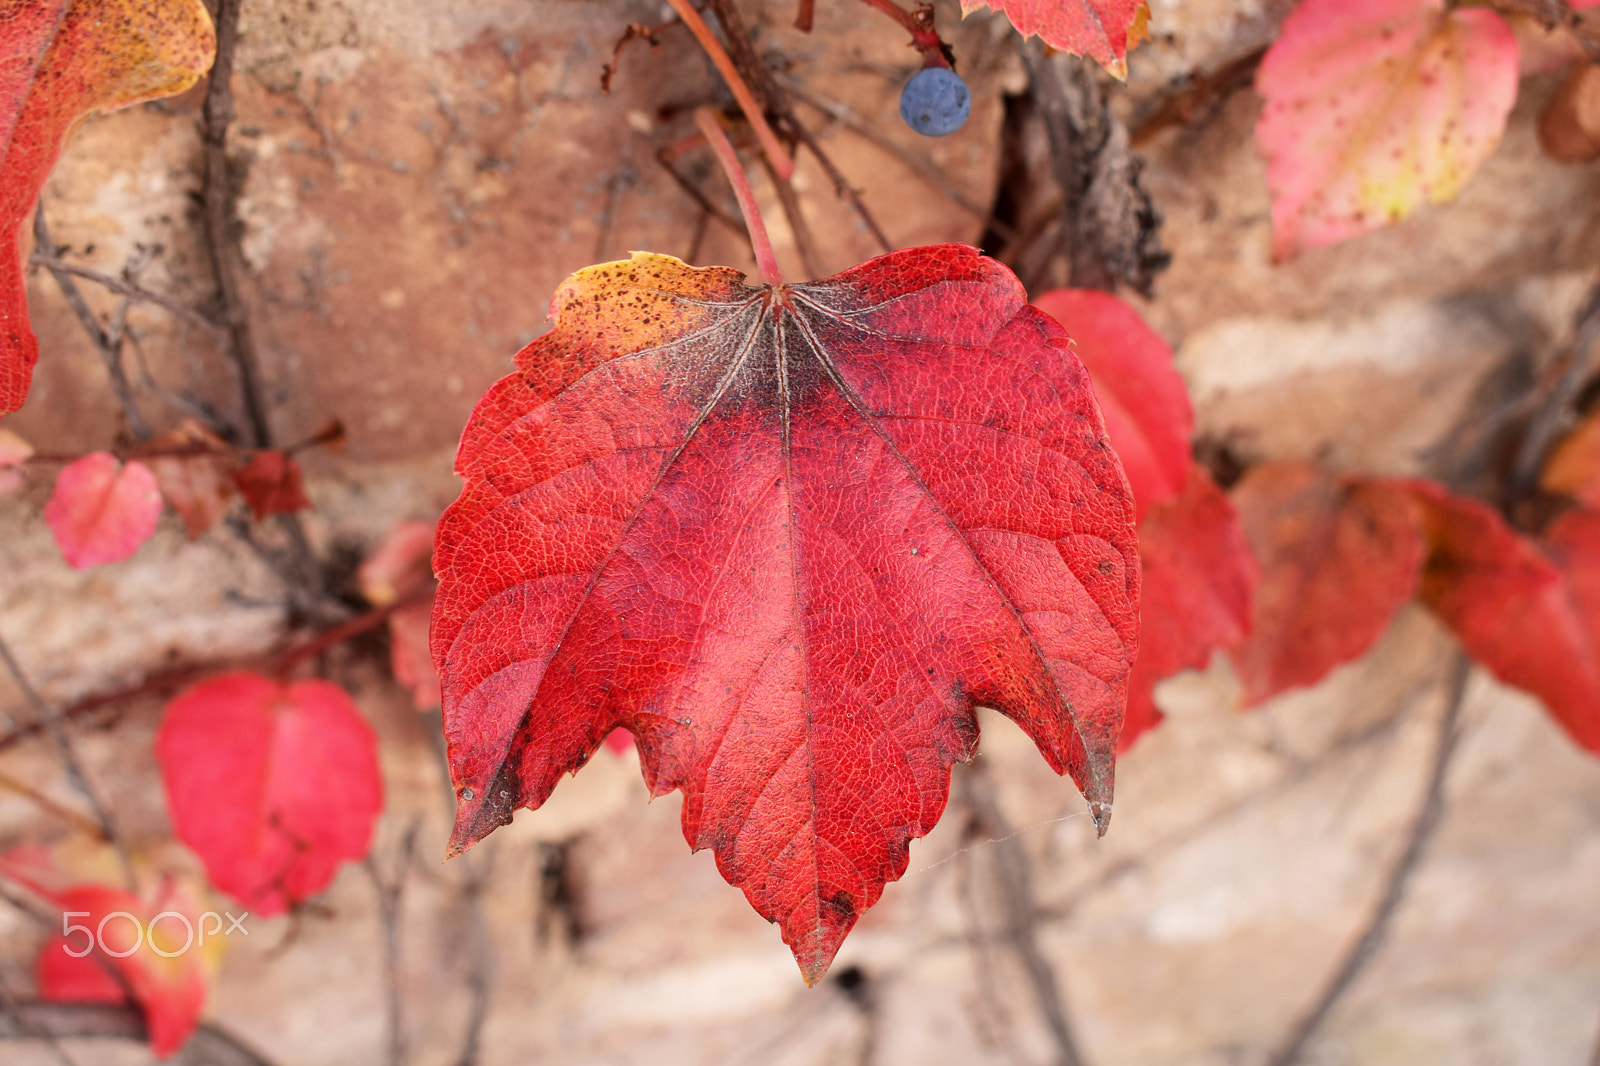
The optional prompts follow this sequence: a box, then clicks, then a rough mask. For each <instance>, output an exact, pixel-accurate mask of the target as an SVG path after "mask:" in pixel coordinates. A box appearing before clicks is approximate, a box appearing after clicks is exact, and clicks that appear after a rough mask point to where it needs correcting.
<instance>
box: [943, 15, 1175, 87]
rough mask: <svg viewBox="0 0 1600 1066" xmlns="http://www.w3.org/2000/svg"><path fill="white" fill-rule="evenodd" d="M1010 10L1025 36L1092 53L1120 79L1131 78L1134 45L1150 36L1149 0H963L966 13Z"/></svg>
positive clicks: (1067, 49) (1059, 48) (1077, 52)
mask: <svg viewBox="0 0 1600 1066" xmlns="http://www.w3.org/2000/svg"><path fill="white" fill-rule="evenodd" d="M984 7H989V8H993V9H994V10H996V11H1003V12H1005V16H1006V18H1008V19H1010V20H1011V24H1012V25H1013V26H1015V27H1016V28H1017V32H1018V33H1020V34H1022V36H1024V37H1029V36H1032V35H1033V34H1038V35H1039V39H1040V40H1042V41H1044V43H1045V44H1047V45H1049V46H1050V47H1051V48H1054V49H1056V50H1057V51H1059V52H1070V53H1072V54H1073V55H1079V56H1088V57H1089V58H1091V59H1093V60H1095V62H1097V63H1099V64H1100V65H1101V66H1103V67H1105V68H1106V69H1107V70H1108V71H1110V72H1111V73H1112V74H1113V75H1115V76H1116V77H1118V78H1123V79H1126V78H1127V76H1128V49H1130V48H1132V47H1133V46H1134V45H1136V44H1138V43H1139V42H1140V41H1142V40H1144V38H1145V37H1146V36H1148V35H1149V21H1150V5H1149V3H1148V2H1147V0H961V13H962V14H963V15H970V14H972V13H973V12H974V11H977V10H979V9H980V8H984Z"/></svg>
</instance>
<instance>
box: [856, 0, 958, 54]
mask: <svg viewBox="0 0 1600 1066" xmlns="http://www.w3.org/2000/svg"><path fill="white" fill-rule="evenodd" d="M861 2H862V3H864V4H866V5H867V6H868V7H875V8H877V9H878V10H879V11H882V12H883V13H884V14H885V15H888V16H889V17H890V18H892V19H894V20H895V21H896V22H898V23H899V24H900V25H901V26H904V27H905V30H906V32H907V33H909V34H911V45H912V47H913V48H916V49H917V50H918V51H919V52H921V53H922V62H923V65H924V66H929V67H947V68H949V69H952V70H954V69H955V64H954V63H952V62H951V53H950V49H949V47H947V46H946V45H945V43H944V41H943V40H941V39H940V38H939V32H938V31H937V30H935V29H934V28H933V6H932V5H931V4H919V5H917V8H916V10H915V11H907V10H906V9H905V8H903V7H901V6H900V5H899V4H897V3H895V2H894V0H861Z"/></svg>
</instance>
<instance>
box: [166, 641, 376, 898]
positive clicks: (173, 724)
mask: <svg viewBox="0 0 1600 1066" xmlns="http://www.w3.org/2000/svg"><path fill="white" fill-rule="evenodd" d="M156 759H157V761H158V762H159V763H160V765H161V776H162V780H163V782H164V783H165V785H166V790H167V806H168V809H169V811H170V813H171V815H172V825H173V828H174V830H175V831H176V833H177V836H178V839H179V840H182V841H183V842H184V843H185V844H187V845H189V847H191V848H193V849H194V850H195V852H196V853H197V854H199V856H200V858H201V860H202V861H203V862H204V863H205V866H206V875H207V876H208V877H209V878H210V880H211V883H212V884H213V885H215V886H216V887H217V888H219V889H221V890H222V891H224V892H226V893H228V894H229V895H231V896H233V897H234V898H235V899H237V900H239V902H241V903H243V904H244V905H245V906H246V907H248V908H249V909H250V910H252V911H255V912H257V913H259V914H261V915H262V916H270V915H273V914H279V913H282V912H283V911H284V910H285V909H286V908H287V907H289V906H290V905H291V904H295V903H299V902H300V901H301V900H304V899H307V898H309V897H311V896H313V895H315V894H316V893H318V892H320V891H322V889H324V888H326V887H327V885H328V883H329V882H330V881H332V880H333V875H334V873H335V872H337V870H338V868H339V866H340V864H341V863H344V862H347V861H350V860H354V859H359V858H361V857H362V856H364V855H365V854H366V853H367V847H368V845H369V844H370V843H371V840H372V827H373V823H374V822H375V821H376V820H377V817H378V812H379V811H380V810H382V808H383V781H382V778H381V777H380V775H379V770H378V741H377V736H376V734H374V733H373V731H372V727H371V726H369V725H368V724H367V722H366V719H364V718H362V717H361V712H360V711H358V710H357V709H356V705H355V703H354V702H352V701H351V699H350V697H349V696H348V695H347V694H346V693H345V691H344V689H342V688H340V687H339V686H337V685H334V684H330V683H329V682H327V681H296V682H294V683H293V684H285V683H282V682H278V681H274V680H272V679H270V678H265V677H261V676H259V675H257V674H251V673H246V672H242V671H241V672H236V673H231V674H222V675H220V676H218V677H212V678H208V679H207V680H205V681H201V682H199V683H198V684H195V685H193V686H191V687H190V688H188V689H185V690H184V691H183V692H182V693H180V694H179V695H178V696H177V697H175V698H174V699H173V700H172V702H171V703H169V704H167V709H166V714H165V716H164V717H163V718H162V721H161V728H160V730H159V731H158V732H157V734H156Z"/></svg>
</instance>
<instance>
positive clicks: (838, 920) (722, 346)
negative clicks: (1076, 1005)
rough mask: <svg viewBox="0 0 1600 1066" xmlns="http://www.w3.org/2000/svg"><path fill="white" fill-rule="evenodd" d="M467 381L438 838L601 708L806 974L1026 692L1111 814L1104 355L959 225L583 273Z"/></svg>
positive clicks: (1125, 538) (1122, 649) (1055, 743)
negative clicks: (901, 242) (859, 241)
mask: <svg viewBox="0 0 1600 1066" xmlns="http://www.w3.org/2000/svg"><path fill="white" fill-rule="evenodd" d="M551 317H552V318H553V319H555V322H556V325H555V328H554V329H553V330H552V331H551V332H550V333H548V334H546V335H545V336H544V337H542V338H540V339H539V340H537V341H535V342H534V343H533V344H532V345H530V346H529V347H527V348H526V349H524V350H523V351H522V352H521V353H520V355H519V356H518V358H517V367H518V370H517V372H516V373H513V374H512V375H510V376H509V377H507V378H505V379H503V380H502V381H500V382H499V383H498V384H496V385H495V386H494V387H493V388H492V389H490V391H489V392H488V394H487V395H485V396H484V398H483V399H482V400H481V401H480V402H479V404H478V407H477V409H476V410H475V411H474V412H473V415H472V418H471V420H470V421H469V423H468V425H467V428H466V430H465V432H464V434H463V436H462V441H461V448H460V451H459V453H458V456H457V461H456V466H457V471H458V472H459V473H460V475H461V476H462V478H463V479H464V480H465V481H466V487H465V489H464V490H463V492H462V496H461V498H460V499H459V500H458V501H457V502H456V503H455V504H453V505H452V506H451V508H450V510H449V511H448V512H446V514H445V516H444V518H443V519H442V520H441V521H440V526H439V536H438V541H437V543H436V545H435V548H434V566H435V568H436V570H437V572H438V574H439V578H440V584H439V592H438V598H437V600H436V603H435V609H434V619H433V649H434V655H435V658H436V661H437V662H438V665H439V671H440V675H441V676H442V678H443V680H444V724H445V733H446V736H447V738H448V740H449V744H450V764H451V773H452V777H453V779H454V782H455V786H456V794H457V797H458V805H457V820H456V827H455V832H454V834H453V836H452V840H451V850H452V852H456V851H460V850H461V849H463V848H465V847H467V846H469V845H471V844H472V843H474V842H475V841H477V840H479V839H481V838H482V837H483V836H484V835H485V834H487V833H489V832H490V831H491V830H493V829H494V828H495V827H496V826H499V825H503V824H505V823H506V822H508V821H510V819H511V816H512V813H513V811H514V810H515V809H516V808H518V807H522V806H528V807H536V806H538V805H539V804H541V803H543V802H544V800H545V799H546V797H548V796H549V794H550V791H551V789H552V788H554V787H555V784H556V781H557V780H558V779H559V777H560V776H561V775H562V774H563V773H565V772H567V771H569V770H573V769H575V768H576V767H578V766H580V765H582V763H583V762H584V761H585V760H586V759H588V757H589V756H590V755H591V754H592V753H593V752H594V750H595V749H596V747H597V746H598V745H599V744H600V743H601V741H602V739H603V738H604V737H605V735H606V734H607V733H608V732H610V731H611V729H612V728H613V727H615V726H619V725H620V726H625V727H626V728H628V729H629V730H630V731H631V732H632V733H633V734H634V736H635V737H636V738H637V740H638V744H639V750H640V757H641V761H642V764H643V768H644V774H645V777H646V781H647V783H648V784H649V785H650V787H651V789H652V791H653V792H655V793H657V794H660V793H664V792H667V791H670V790H672V789H681V790H682V791H683V793H684V802H683V830H684V835H685V837H686V838H687V839H688V840H689V842H690V844H691V845H693V846H694V847H696V848H705V847H708V848H711V849H713V850H714V851H715V853H716V857H717V864H718V867H719V869H720V870H721V871H722V873H723V876H724V877H726V878H727V879H728V881H729V882H730V883H732V884H734V885H736V886H738V887H739V888H741V889H743V891H744V893H745V895H746V897H747V898H748V899H749V900H750V902H751V903H752V904H753V905H754V907H755V908H756V910H757V911H758V912H760V913H761V914H763V915H765V916H766V917H768V918H769V919H771V920H773V921H776V922H777V923H778V924H779V925H780V927H781V929H782V932H783V936H784V939H785V941H786V942H787V943H788V944H789V946H790V947H791V948H792V949H793V951H794V953H795V957H796V960H797V961H798V962H799V964H800V968H801V972H802V974H803V975H804V976H805V977H806V979H807V980H808V981H815V980H817V979H818V978H819V977H820V976H821V975H822V974H823V973H824V972H825V971H826V969H827V967H828V964H829V962H830V961H831V960H832V958H833V956H834V953H835V952H836V951H837V949H838V947H839V944H840V942H841V941H842V940H843V938H844V936H845V934H846V933H847V932H848V931H849V929H850V927H851V926H852V925H853V924H854V923H855V921H856V918H857V917H858V916H859V915H860V914H861V912H862V911H864V910H865V909H866V908H867V907H869V906H871V905H872V903H874V902H875V901H876V900H877V899H878V897H879V895H880V894H881V893H882V890H883V886H884V883H885V882H887V881H890V880H893V879H895V878H897V877H899V876H900V875H901V874H902V873H903V872H904V871H905V868H906V863H907V859H908V854H909V850H908V843H909V841H910V840H911V839H912V838H914V837H918V836H922V835H924V834H925V833H927V832H928V830H929V829H931V828H932V827H933V825H934V823H935V822H936V821H937V819H938V817H939V815H940V813H941V812H942V811H943V809H944V804H945V800H946V797H947V793H948V787H949V774H950V767H951V765H952V763H954V762H955V761H957V760H960V759H965V758H967V757H968V756H969V755H970V754H971V752H972V750H973V748H974V745H975V744H976V742H977V725H976V719H975V718H974V716H973V711H972V708H973V705H974V704H975V703H983V704H985V705H988V706H992V707H996V708H998V709H1000V710H1001V711H1003V712H1005V713H1007V714H1009V715H1010V716H1011V717H1012V718H1013V719H1015V720H1016V721H1017V722H1018V723H1019V724H1020V725H1021V726H1022V728H1023V729H1024V730H1026V731H1027V733H1028V734H1029V735H1030V736H1031V737H1032V738H1033V739H1034V741H1035V742H1036V743H1037V744H1038V746H1039V748H1040V750H1041V751H1042V752H1043V753H1044V756H1045V758H1046V760H1047V761H1048V762H1049V764H1050V765H1051V766H1052V767H1053V768H1055V769H1056V771H1057V772H1062V771H1066V772H1070V773H1071V774H1072V776H1073V779H1074V780H1075V781H1076V782H1077V783H1078V785H1079V787H1080V788H1081V789H1082V790H1083V792H1084V794H1085V795H1086V796H1087V798H1088V799H1089V801H1090V804H1091V809H1092V810H1093V811H1094V814H1095V818H1096V821H1097V822H1098V823H1099V824H1101V825H1102V826H1103V824H1104V822H1105V819H1106V818H1107V817H1109V814H1110V801H1111V791H1112V771H1113V758H1114V749H1115V746H1116V739H1117V735H1118V733H1119V731H1120V729H1121V725H1122V711H1123V702H1124V699H1125V697H1126V686H1127V675H1128V668H1129V662H1130V660H1131V659H1132V657H1133V654H1134V651H1135V647H1136V642H1137V635H1138V587H1139V577H1138V574H1139V569H1138V555H1137V545H1136V543H1135V539H1134V529H1133V502H1132V500H1131V498H1130V495H1129V491H1128V486H1127V480H1126V478H1125V476H1124V475H1123V473H1122V470H1121V467H1120V466H1119V464H1118V463H1117V459H1116V456H1115V454H1114V453H1113V452H1112V450H1111V448H1110V447H1109V445H1108V443H1107V441H1106V438H1105V431H1104V427H1103V423H1102V421H1101V418H1100V414H1099V412H1098V410H1097V409H1096V407H1095V403H1094V398H1093V395H1092V392H1091V389H1090V386H1089V382H1088V378H1087V375H1086V374H1085V373H1084V371H1083V367H1082V365H1081V364H1080V363H1079V362H1078V360H1077V358H1076V357H1075V356H1074V355H1073V354H1072V350H1071V345H1070V342H1069V341H1068V340H1067V338H1066V335H1065V334H1064V333H1063V331H1062V330H1061V328H1060V327H1059V326H1058V325H1057V324H1056V323H1055V322H1054V321H1053V320H1051V319H1050V318H1049V317H1048V316H1046V315H1044V314H1041V313H1040V312H1038V311H1036V310H1035V309H1033V308H1031V307H1029V306H1028V305H1027V303H1026V301H1025V297H1024V294H1023V291H1022V288H1021V286H1020V285H1019V284H1018V282H1017V281H1016V279H1015V278H1014V277H1012V275H1011V274H1010V273H1009V272H1008V271H1007V270H1006V269H1005V268H1004V267H1002V266H1000V265H999V264H997V263H995V262H993V261H992V260H989V259H986V258H984V257H983V256H982V255H980V254H979V253H978V252H977V251H976V250H975V249H972V248H968V247H965V246H962V245H942V246H937V247H930V248H916V249H910V250H907V251H902V252H896V253H893V254H890V255H886V256H883V257H880V258H878V259H874V260H871V261H869V262H867V263H864V264H862V265H861V266H859V267H856V268H854V269H852V270H849V271H846V272H845V273H843V274H839V275H836V276H834V277H832V278H828V279H825V280H822V281H818V282H814V283H810V284H805V285H792V286H783V287H779V288H776V289H774V288H769V287H765V286H763V287H760V288H751V287H748V286H746V285H745V284H744V283H743V280H742V278H741V276H740V274H739V273H738V272H737V271H733V270H727V269H704V270H701V269H694V268H692V267H689V266H686V265H685V264H683V263H680V262H679V261H678V260H676V259H671V258H668V257H666V256H657V255H648V254H635V256H634V257H633V259H632V260H631V261H628V262H621V263H609V264H604V265H601V266H595V267H590V268H588V269H586V270H583V271H580V272H579V273H577V274H575V275H574V276H573V277H571V278H570V279H568V281H567V282H566V283H565V284H564V285H563V286H562V288H561V290H560V291H559V292H558V293H557V295H556V298H555V300H554V301H553V303H552V305H551Z"/></svg>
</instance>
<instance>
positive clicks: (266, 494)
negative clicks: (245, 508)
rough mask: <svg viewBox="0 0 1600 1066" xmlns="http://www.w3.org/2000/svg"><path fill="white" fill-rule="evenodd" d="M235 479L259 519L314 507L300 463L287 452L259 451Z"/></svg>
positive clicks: (235, 474)
mask: <svg viewBox="0 0 1600 1066" xmlns="http://www.w3.org/2000/svg"><path fill="white" fill-rule="evenodd" d="M233 480H234V484H236V485H238V486H239V494H240V495H241V496H243V497H244V499H245V502H246V503H248V504H249V505H250V510H251V512H252V513H253V514H254V515H255V516H256V517H257V518H258V519H259V518H265V517H267V515H272V514H293V513H294V512H296V511H302V510H304V509H305V508H307V507H310V506H311V501H310V500H308V499H306V488H305V476H304V475H303V474H302V473H301V472H300V464H299V463H297V462H296V461H295V458H294V456H292V455H290V454H289V453H288V452H257V453H256V454H255V455H254V456H253V457H252V458H251V459H250V461H249V462H248V463H246V464H244V465H243V466H241V467H240V468H239V469H238V470H236V471H234V474H233Z"/></svg>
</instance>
